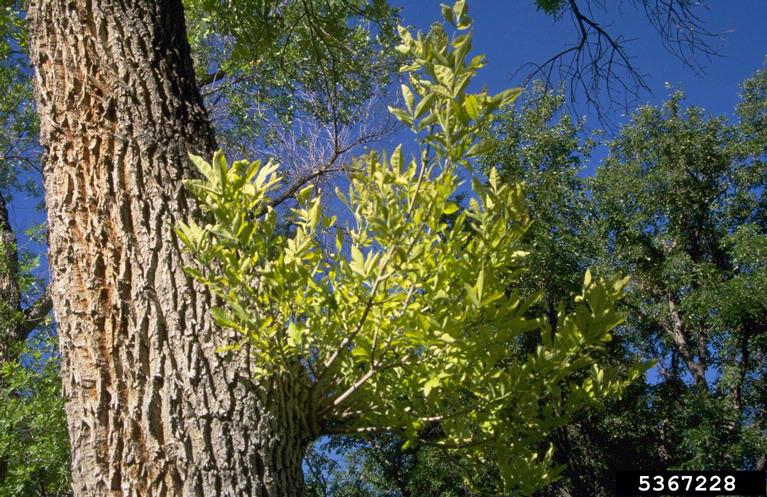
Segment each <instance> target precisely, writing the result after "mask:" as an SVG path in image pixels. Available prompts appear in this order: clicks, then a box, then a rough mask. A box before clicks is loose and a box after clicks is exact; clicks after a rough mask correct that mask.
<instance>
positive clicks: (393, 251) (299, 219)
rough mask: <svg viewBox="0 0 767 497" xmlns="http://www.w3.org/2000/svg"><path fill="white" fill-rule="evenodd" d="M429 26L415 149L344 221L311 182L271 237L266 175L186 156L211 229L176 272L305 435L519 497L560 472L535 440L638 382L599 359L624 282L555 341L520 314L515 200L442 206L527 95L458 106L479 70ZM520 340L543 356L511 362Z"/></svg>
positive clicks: (355, 188) (351, 203)
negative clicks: (395, 456)
mask: <svg viewBox="0 0 767 497" xmlns="http://www.w3.org/2000/svg"><path fill="white" fill-rule="evenodd" d="M442 12H443V16H444V17H445V19H446V21H447V23H448V24H449V25H450V26H451V27H452V28H453V29H455V30H456V31H457V32H458V33H457V34H456V36H454V37H453V38H449V37H448V34H447V33H446V31H445V28H444V27H443V26H441V25H435V26H433V27H432V28H431V30H430V31H429V32H428V33H427V34H422V33H418V34H416V35H414V34H412V33H411V32H410V31H409V30H408V29H406V28H404V27H400V28H399V35H400V39H401V44H400V45H399V46H398V47H397V50H398V51H399V52H401V53H402V54H403V55H404V56H406V57H407V58H408V59H409V60H408V63H407V65H405V66H404V67H403V68H402V71H403V72H405V73H407V76H408V80H409V84H406V85H403V86H402V93H403V98H404V102H405V106H406V108H404V109H398V108H392V109H391V112H392V114H393V115H394V116H395V117H396V118H397V119H399V120H400V121H402V122H403V123H405V124H406V125H407V126H409V127H410V128H411V129H412V130H413V131H414V132H415V133H416V136H417V139H416V140H415V143H414V144H413V148H414V149H415V148H417V149H418V151H417V153H414V154H413V155H412V156H410V157H408V155H407V154H406V152H405V151H404V150H403V147H402V146H399V147H397V148H396V149H395V150H393V151H392V152H390V153H387V152H383V151H382V152H372V153H370V154H368V155H365V156H362V157H359V158H358V159H357V160H356V161H355V162H354V167H353V170H354V172H353V173H352V174H351V176H350V182H349V186H348V189H347V190H346V191H341V190H340V189H337V195H338V198H339V200H340V201H341V202H342V203H343V205H344V206H345V208H346V212H347V213H348V215H344V216H343V217H341V218H340V219H339V218H337V217H335V216H331V215H329V214H328V213H327V212H326V211H327V209H326V208H324V207H323V205H321V203H320V197H319V194H318V192H317V191H316V189H314V188H313V187H306V188H304V189H303V190H301V191H300V192H298V193H297V194H296V195H295V201H296V204H297V205H296V207H295V208H294V209H293V210H292V219H291V228H290V229H289V230H287V232H286V231H285V230H279V229H278V228H277V227H278V225H279V221H280V220H279V219H278V214H277V212H276V211H275V210H274V209H273V208H272V207H271V205H270V199H271V198H272V195H274V193H275V190H276V188H277V186H278V185H279V181H280V178H279V177H278V175H277V165H276V164H273V163H268V162H267V163H265V164H264V163H261V162H259V161H255V162H247V161H238V162H235V163H233V164H231V165H229V164H228V163H227V161H226V160H225V158H224V156H223V154H222V153H220V152H219V153H216V154H215V155H214V157H213V160H212V161H211V163H208V162H206V161H205V160H203V159H202V158H199V157H192V159H193V161H194V163H195V164H196V165H197V167H198V169H199V170H200V172H201V173H202V176H201V178H200V179H195V180H189V181H188V182H187V187H188V188H189V190H190V191H191V192H192V193H193V195H194V196H195V197H196V198H197V200H198V202H199V203H200V205H201V207H202V209H203V210H204V211H206V212H207V213H208V214H209V219H210V224H207V225H204V226H202V225H199V224H196V223H194V222H190V224H181V225H179V226H178V230H177V232H178V235H179V238H180V239H181V241H182V242H183V244H184V246H185V247H186V249H187V250H188V251H189V253H191V254H192V256H193V257H194V259H195V261H196V263H197V264H196V265H195V266H194V267H189V268H187V271H188V272H189V273H190V274H191V275H193V276H194V277H195V278H196V279H197V280H198V281H200V282H201V283H203V284H204V285H206V286H208V287H209V288H210V289H211V290H212V291H213V292H215V293H216V294H217V295H218V296H220V297H221V299H222V302H223V306H222V307H221V308H218V309H216V310H215V311H214V318H215V320H216V322H217V324H218V325H219V326H221V327H223V328H227V329H231V330H236V331H237V332H239V334H241V336H242V340H241V341H239V342H237V343H235V344H233V347H245V346H247V347H248V350H249V351H250V353H251V354H252V356H253V362H254V364H255V366H254V370H253V372H254V376H255V378H254V379H253V381H254V383H255V384H256V385H267V384H268V383H269V382H268V381H266V380H267V379H268V378H269V377H272V376H273V375H278V374H279V375H287V376H288V377H290V378H291V379H292V381H293V382H294V383H295V385H298V386H300V388H302V389H303V391H304V392H306V393H308V395H309V398H310V399H311V401H310V405H309V411H310V412H307V413H305V414H306V416H307V417H308V418H309V420H310V422H309V423H308V426H314V427H317V433H312V434H310V435H312V436H319V435H323V434H360V435H364V434H366V433H375V432H390V433H394V434H397V435H399V436H400V437H402V438H403V439H404V440H405V444H406V445H412V444H425V445H432V446H436V447H440V448H442V449H443V450H444V451H445V454H446V457H448V458H449V459H450V460H451V461H455V464H456V465H457V466H458V467H460V468H461V469H462V470H464V474H465V477H466V479H467V480H470V479H472V477H473V475H476V474H478V473H479V470H480V469H481V468H482V467H486V466H487V465H488V463H492V464H493V466H494V467H497V469H498V475H497V476H498V477H499V480H500V481H501V482H502V484H503V486H504V487H505V489H506V490H511V489H516V490H517V491H521V492H523V493H526V494H529V493H531V492H533V491H534V490H535V489H537V488H540V487H541V486H542V485H543V484H545V483H547V482H549V481H551V480H552V479H554V478H555V477H556V475H557V473H558V471H559V468H553V467H552V465H551V461H552V450H551V448H550V447H548V446H546V444H545V443H544V440H545V436H546V435H547V434H548V433H549V432H550V431H551V430H553V429H554V428H556V427H559V426H562V425H563V424H564V423H566V422H567V420H568V419H569V417H570V416H571V415H572V414H573V413H574V412H575V411H576V410H578V409H581V408H583V407H585V406H587V405H590V404H591V403H593V402H595V401H598V400H600V399H602V398H604V397H606V396H609V395H617V394H619V393H620V392H621V391H622V389H623V388H624V387H625V386H626V384H627V383H628V382H629V381H631V380H633V379H634V378H636V377H637V376H638V375H639V374H641V371H642V367H640V366H636V367H634V368H632V369H631V370H630V373H629V375H628V378H626V377H619V376H618V373H617V371H616V370H612V369H604V368H602V367H600V365H599V364H597V361H596V360H595V356H596V352H597V351H598V350H599V349H601V348H602V347H603V346H604V344H605V343H606V342H607V341H609V340H610V334H609V332H610V330H611V329H612V328H613V327H614V326H616V325H617V324H618V323H620V322H621V319H622V318H621V316H620V315H619V314H618V313H617V312H616V311H615V309H614V302H615V300H616V299H618V298H619V296H620V294H621V291H622V288H623V287H624V285H625V284H626V279H619V278H615V279H611V280H609V281H603V280H599V279H596V278H592V276H591V274H590V273H589V272H587V273H586V275H585V278H584V284H583V290H582V293H581V295H579V296H578V297H577V302H576V304H575V305H574V306H573V310H572V311H571V312H565V311H564V307H561V309H560V312H559V314H558V316H557V320H558V322H557V327H556V332H555V333H553V332H552V328H551V326H550V324H549V322H548V321H547V319H545V318H544V317H543V316H534V315H530V312H529V309H530V307H531V306H532V304H533V303H534V302H535V299H536V296H532V297H526V298H525V297H522V296H521V294H520V292H519V291H517V290H516V289H515V287H516V286H518V284H519V282H520V281H521V280H522V278H525V274H524V273H523V271H522V269H521V268H522V261H523V259H524V258H525V257H526V256H527V255H528V254H527V252H525V251H523V250H521V246H520V238H521V237H522V235H523V234H524V233H525V230H527V228H528V226H529V225H530V223H531V220H530V218H529V215H528V213H527V210H526V208H525V205H524V202H523V187H522V185H520V184H504V183H503V182H501V181H500V180H499V178H498V175H497V174H496V172H495V171H491V172H490V173H489V177H488V178H487V182H486V183H482V182H480V181H477V180H473V181H472V189H473V190H472V191H473V194H472V195H471V197H470V200H469V202H468V204H469V205H468V208H465V209H462V208H461V207H460V206H459V205H457V204H456V203H455V202H454V201H453V199H454V197H455V193H456V191H457V189H458V187H459V185H460V184H461V178H462V177H464V176H466V175H465V173H464V171H465V169H466V168H467V167H469V166H470V165H471V164H470V160H471V158H472V157H474V156H476V155H478V154H480V153H482V151H483V150H484V149H485V148H486V147H487V144H486V143H485V142H482V141H480V140H479V139H478V136H479V130H480V129H481V128H482V127H483V126H484V125H485V124H487V123H488V122H489V120H490V119H492V115H493V112H494V111H496V110H497V109H499V108H501V107H504V106H506V105H508V104H510V103H511V102H513V101H514V99H515V98H516V97H517V95H518V94H519V92H520V90H518V89H510V90H506V91H503V92H501V93H499V94H497V95H490V94H488V93H487V91H484V90H483V91H480V92H478V93H469V92H468V91H467V89H468V87H469V85H470V83H471V81H472V79H473V78H474V77H475V76H476V74H477V71H478V70H479V69H480V68H481V67H482V66H483V64H484V62H483V59H482V57H481V56H476V57H474V58H472V59H470V61H468V62H467V58H468V56H469V52H470V51H471V39H472V33H471V31H469V28H470V27H471V20H470V19H469V17H468V15H467V7H466V4H465V2H463V1H458V2H456V3H455V4H454V5H453V6H450V7H443V9H442ZM448 215H454V216H455V217H454V218H453V220H452V221H451V222H446V216H448ZM529 333H535V334H537V335H538V341H539V346H538V347H537V348H535V350H534V351H532V352H531V353H528V352H519V348H518V347H516V344H517V343H518V342H519V340H520V339H521V338H522V336H523V335H525V334H529ZM488 490H490V489H488ZM492 490H494V491H500V490H501V488H500V487H499V488H495V489H492Z"/></svg>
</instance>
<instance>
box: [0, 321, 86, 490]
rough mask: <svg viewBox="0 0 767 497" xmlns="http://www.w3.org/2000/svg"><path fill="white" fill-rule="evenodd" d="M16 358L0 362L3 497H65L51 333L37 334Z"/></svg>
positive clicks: (65, 454) (65, 455)
mask: <svg viewBox="0 0 767 497" xmlns="http://www.w3.org/2000/svg"><path fill="white" fill-rule="evenodd" d="M20 347H21V350H20V351H19V352H20V354H19V359H18V360H15V361H7V362H5V363H2V364H0V390H1V392H0V395H2V402H0V458H1V459H2V460H3V461H5V462H6V464H7V466H5V467H4V468H3V469H4V474H3V475H1V476H2V477H1V478H0V495H2V496H4V497H38V496H40V497H42V496H48V497H53V496H61V497H63V496H66V495H70V492H71V491H70V486H69V439H68V438H67V431H66V426H67V424H66V417H65V414H64V406H63V398H62V396H61V379H60V377H59V361H58V350H57V344H56V342H55V336H52V335H51V334H50V333H48V332H45V331H42V332H38V333H37V334H36V335H35V336H34V338H32V339H30V340H29V341H28V343H26V344H24V345H23V346H21V345H20Z"/></svg>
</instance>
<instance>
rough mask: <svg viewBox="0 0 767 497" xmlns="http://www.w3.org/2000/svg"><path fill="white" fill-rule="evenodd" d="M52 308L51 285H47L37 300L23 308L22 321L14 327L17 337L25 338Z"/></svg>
mask: <svg viewBox="0 0 767 497" xmlns="http://www.w3.org/2000/svg"><path fill="white" fill-rule="evenodd" d="M52 309H53V301H52V300H51V287H50V285H48V286H47V287H45V291H43V294H42V295H40V297H39V298H38V299H37V301H35V303H34V304H32V305H30V306H29V307H27V308H26V309H24V311H23V313H24V321H23V322H22V323H21V324H20V325H19V327H18V328H17V329H16V333H17V336H18V337H19V339H26V337H27V335H28V334H29V333H30V332H31V331H32V330H34V329H35V328H37V327H38V326H39V325H40V324H41V323H42V322H43V321H44V320H45V318H46V317H47V316H48V313H50V312H51V310H52Z"/></svg>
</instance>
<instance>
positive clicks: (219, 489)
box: [29, 0, 312, 497]
mask: <svg viewBox="0 0 767 497" xmlns="http://www.w3.org/2000/svg"><path fill="white" fill-rule="evenodd" d="M29 21H30V51H31V59H32V62H33V65H34V67H35V69H36V75H35V91H36V98H37V103H38V112H39V114H40V127H41V142H42V144H43V146H44V149H45V158H44V176H45V188H46V207H47V211H48V226H49V233H50V239H49V262H50V266H51V274H52V289H51V294H52V299H53V304H54V310H55V314H56V317H57V321H58V323H59V327H58V331H59V335H60V346H61V353H62V377H63V388H64V393H65V397H66V410H67V417H68V423H69V436H70V440H71V444H72V456H73V461H72V470H73V487H74V488H73V490H74V493H75V495H76V496H83V497H84V496H88V497H97V496H105V495H110V496H126V497H127V496H131V497H133V496H136V497H138V496H142V497H148V496H151V497H155V496H211V497H212V496H243V497H244V496H260V497H267V496H269V497H276V496H280V497H290V496H299V495H301V493H302V489H303V482H302V474H301V459H302V457H303V453H304V449H305V447H306V444H307V443H308V441H309V440H310V438H311V436H312V430H311V429H310V427H309V425H308V424H307V422H306V419H308V416H307V411H308V408H307V401H306V396H305V395H304V394H303V392H302V391H301V390H300V389H298V388H295V387H294V386H293V385H291V384H290V383H289V382H284V381H282V380H281V379H280V378H273V379H272V380H271V381H268V382H264V383H263V384H261V385H254V384H252V383H249V381H248V380H247V379H248V378H249V377H250V376H251V375H250V372H249V367H248V364H249V361H248V358H247V355H246V354H245V353H244V352H239V353H234V354H230V355H231V357H224V356H222V355H221V354H220V353H218V352H217V350H218V347H219V346H221V345H224V344H226V343H229V341H231V338H232V337H226V336H225V335H224V333H223V332H222V331H220V330H217V329H215V327H214V326H213V324H212V320H211V318H210V317H209V310H210V308H211V306H212V305H213V303H214V302H213V299H212V297H211V295H210V294H209V293H208V292H207V291H206V290H204V289H203V288H201V287H200V286H198V285H196V284H194V283H193V282H192V280H191V279H190V278H189V277H187V275H185V274H184V272H183V270H182V267H183V266H184V265H188V264H191V261H190V260H189V259H188V257H186V256H185V255H184V254H182V252H181V250H180V247H179V243H178V241H177V239H176V237H175V235H174V231H173V230H174V226H175V225H176V223H178V222H179V221H183V220H187V219H188V218H189V216H194V215H198V213H197V212H196V210H195V208H194V206H193V205H192V202H191V200H190V198H189V197H188V195H187V193H186V192H185V190H184V188H183V186H182V179H184V178H187V177H190V176H191V175H192V174H193V172H192V170H191V165H190V162H189V160H188V157H187V153H188V152H190V151H191V152H194V153H196V154H199V155H203V156H210V155H211V153H212V152H213V149H214V147H215V142H214V135H213V130H212V128H211V125H210V122H209V120H208V117H207V114H206V112H205V110H204V108H203V106H202V101H201V98H200V95H199V92H198V89H197V86H196V84H195V80H194V72H193V68H192V61H191V57H190V54H189V46H188V44H187V39H186V33H185V28H184V17H183V8H182V5H181V1H180V0H167V1H151V0H67V1H64V0H33V1H32V2H31V5H30V7H29ZM248 385H250V386H248Z"/></svg>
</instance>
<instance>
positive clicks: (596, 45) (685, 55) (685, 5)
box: [515, 0, 720, 122]
mask: <svg viewBox="0 0 767 497" xmlns="http://www.w3.org/2000/svg"><path fill="white" fill-rule="evenodd" d="M636 4H637V8H638V9H640V10H644V16H645V17H646V19H647V21H648V22H649V23H650V25H651V26H652V27H653V28H654V29H655V30H656V32H657V33H658V35H659V37H660V41H661V44H662V45H663V47H664V49H665V50H666V51H668V52H669V53H671V54H672V55H674V56H675V57H676V58H678V59H679V60H680V61H682V62H683V63H684V64H685V65H686V66H687V67H689V68H691V69H692V70H694V71H695V72H696V73H697V74H699V75H700V74H702V72H703V71H702V65H701V64H700V62H699V61H698V56H699V55H703V56H704V57H705V58H706V59H710V58H711V57H713V56H717V55H719V53H718V51H717V49H716V48H714V47H713V45H712V42H711V41H712V40H713V39H714V38H719V37H720V35H718V34H716V33H712V32H710V31H708V30H707V29H706V28H705V27H704V26H703V22H702V20H701V18H700V16H699V15H698V14H697V13H696V9H698V8H705V5H703V3H702V2H692V1H690V0H639V1H637V2H636ZM594 5H596V6H598V7H600V8H601V9H602V10H606V9H607V8H606V3H602V2H600V1H599V0H568V1H567V6H566V10H567V11H568V12H569V14H570V18H571V20H572V23H573V27H574V28H575V29H576V32H577V38H576V40H575V42H574V43H573V44H571V45H570V46H567V47H566V48H565V49H563V50H561V51H559V52H558V53H556V54H554V55H552V56H551V57H549V58H548V59H547V60H545V61H544V62H542V63H528V64H525V65H523V66H522V67H520V68H519V69H518V70H517V71H515V73H517V72H519V71H520V70H522V69H523V68H525V67H530V68H531V70H530V71H529V73H528V74H527V77H526V80H525V84H527V83H529V82H530V81H532V80H533V79H536V78H539V79H542V80H543V81H544V82H545V83H546V86H548V87H553V86H556V85H558V84H560V83H561V82H568V86H569V89H568V93H569V97H570V102H571V105H574V104H575V102H576V101H577V100H578V98H583V99H584V100H585V102H586V104H587V105H588V106H590V107H593V108H594V109H595V110H596V112H597V115H598V116H599V119H600V120H601V121H602V122H609V121H610V119H609V118H608V117H607V115H606V113H605V110H606V109H605V108H604V106H605V105H606V106H607V107H611V106H612V105H613V104H620V106H621V107H623V108H624V109H628V108H629V107H630V104H632V103H634V102H635V101H636V100H637V99H638V98H639V97H640V96H641V94H642V93H645V92H647V93H650V92H651V90H650V87H649V85H648V84H647V82H646V81H645V75H644V74H642V72H640V70H639V68H638V67H637V66H636V65H635V63H634V61H633V59H632V57H630V56H629V54H628V52H627V51H626V46H627V44H628V42H629V41H631V40H627V39H624V38H623V37H622V36H621V35H620V34H619V35H618V36H614V35H613V34H611V33H610V32H608V29H607V28H606V27H605V25H604V24H602V23H600V22H599V21H597V20H596V18H595V17H594V15H593V12H592V10H593V9H592V6H594ZM640 5H641V7H639V6H640ZM603 92H604V93H605V94H606V97H607V99H606V100H607V103H606V104H605V101H604V99H603V98H602V96H603Z"/></svg>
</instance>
